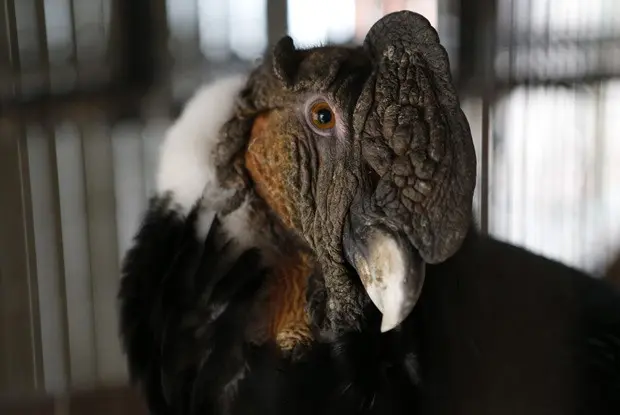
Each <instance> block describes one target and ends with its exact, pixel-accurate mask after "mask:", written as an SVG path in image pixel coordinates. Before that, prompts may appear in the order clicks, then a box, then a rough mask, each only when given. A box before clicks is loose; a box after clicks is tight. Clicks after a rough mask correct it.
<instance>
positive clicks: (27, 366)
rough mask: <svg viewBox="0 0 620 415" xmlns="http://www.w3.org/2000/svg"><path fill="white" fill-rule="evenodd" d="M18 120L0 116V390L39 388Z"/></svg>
mask: <svg viewBox="0 0 620 415" xmlns="http://www.w3.org/2000/svg"><path fill="white" fill-rule="evenodd" d="M25 145H26V144H25V140H24V139H23V128H22V126H21V125H19V124H15V123H11V122H9V121H7V120H2V119H0V194H2V195H12V196H13V197H7V198H4V199H3V200H2V203H0V229H2V232H1V233H0V286H2V290H0V324H1V330H2V333H0V390H2V391H5V392H15V393H28V392H32V391H33V390H36V389H38V388H40V385H41V379H42V368H41V349H40V347H41V341H40V330H39V329H40V326H39V321H38V317H39V311H38V295H37V294H38V291H37V288H36V284H37V277H36V265H35V259H34V256H35V250H34V247H33V243H32V241H33V228H32V220H31V215H30V212H31V200H30V186H29V183H30V181H29V177H28V155H27V149H26V148H25Z"/></svg>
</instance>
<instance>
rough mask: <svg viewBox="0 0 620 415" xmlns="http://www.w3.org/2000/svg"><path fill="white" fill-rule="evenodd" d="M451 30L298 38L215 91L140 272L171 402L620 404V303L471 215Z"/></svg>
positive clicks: (472, 166)
mask: <svg viewBox="0 0 620 415" xmlns="http://www.w3.org/2000/svg"><path fill="white" fill-rule="evenodd" d="M475 178H476V158H475V152H474V146H473V142H472V138H471V133H470V129H469V125H468V122H467V120H466V117H465V116H464V114H463V112H462V111H461V108H460V104H459V100H458V97H457V94H456V91H455V89H454V87H453V84H452V80H451V75H450V69H449V62H448V57H447V54H446V52H445V50H444V48H443V47H442V46H441V44H440V41H439V37H438V35H437V33H436V31H435V30H434V29H433V28H432V26H431V25H430V24H429V22H428V21H427V20H426V19H425V18H424V17H422V16H421V15H419V14H416V13H413V12H408V11H403V12H396V13H392V14H388V15H386V16H384V17H383V18H381V19H380V20H379V21H378V22H377V23H376V24H374V26H373V27H372V28H371V29H370V30H369V32H368V34H367V36H366V38H365V41H364V42H363V44H362V45H360V46H347V47H344V46H334V45H331V46H322V47H315V48H308V49H299V48H296V46H295V45H294V42H293V41H292V39H291V38H290V37H284V38H282V39H281V40H280V41H279V42H278V43H277V44H275V45H274V46H273V47H272V48H271V49H270V50H269V52H268V53H267V54H266V55H265V57H264V59H263V60H262V61H261V62H260V63H259V64H257V65H256V67H255V68H254V69H253V70H252V71H251V72H250V73H248V74H244V75H239V76H229V77H227V78H225V79H222V80H219V81H216V82H214V83H212V84H209V85H206V86H204V87H202V88H201V89H200V90H199V91H198V92H197V93H196V94H195V96H194V97H193V98H192V99H191V100H190V101H189V102H188V104H187V105H186V107H185V109H184V110H183V111H182V114H181V115H180V117H179V119H178V120H177V121H176V122H175V123H174V124H173V125H172V126H171V127H170V129H169V131H168V132H167V135H166V137H165V140H164V142H163V145H162V148H161V156H160V162H159V171H158V176H157V193H156V194H155V195H154V196H153V197H152V199H151V201H150V205H149V208H148V211H146V212H145V214H144V217H143V221H142V224H141V226H140V229H139V230H138V231H137V234H136V236H135V239H134V241H133V245H132V247H131V248H130V250H129V251H128V252H127V254H126V257H125V259H124V263H123V267H122V280H121V288H120V293H119V299H120V306H121V313H120V316H121V317H120V332H121V336H122V339H123V342H124V347H125V351H126V355H127V361H128V365H129V370H130V374H131V378H132V380H133V382H134V383H135V384H136V385H139V387H140V388H141V391H142V393H143V396H144V398H145V399H146V401H147V403H148V407H149V409H150V411H151V413H152V414H157V415H160V414H161V415H163V414H170V415H185V414H205V415H207V414H222V415H228V414H230V415H237V414H259V415H260V414H269V415H278V414H287V415H288V414H299V415H315V414H316V415H318V414H333V415H349V414H408V415H431V414H432V415H438V414H451V415H465V414H476V415H483V414H490V415H504V414H528V415H532V414H541V415H542V414H545V415H556V414H558V415H559V414H588V415H595V414H610V415H611V414H614V415H618V414H620V296H619V295H618V293H617V292H616V291H615V290H614V289H613V288H612V287H611V286H609V285H608V284H606V283H604V282H602V281H600V280H596V279H594V278H591V277H590V276H588V275H585V274H583V273H581V272H579V271H577V270H574V269H571V268H569V267H567V266H564V265H562V264H560V263H557V262H554V261H552V260H549V259H546V258H543V257H540V256H537V255H535V254H534V253H531V252H528V251H527V250H525V249H522V248H518V247H515V246H511V245H509V244H506V243H503V242H500V241H497V240H494V239H492V238H490V237H487V236H484V235H481V234H480V233H479V232H477V230H476V228H475V226H473V218H472V198H473V192H474V187H475Z"/></svg>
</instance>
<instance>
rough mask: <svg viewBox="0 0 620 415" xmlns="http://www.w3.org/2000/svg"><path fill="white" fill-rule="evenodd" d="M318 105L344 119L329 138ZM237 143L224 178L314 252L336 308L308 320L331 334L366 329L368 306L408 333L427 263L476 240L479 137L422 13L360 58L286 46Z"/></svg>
mask: <svg viewBox="0 0 620 415" xmlns="http://www.w3.org/2000/svg"><path fill="white" fill-rule="evenodd" d="M317 102H320V103H325V104H326V105H328V108H329V109H331V111H332V114H333V116H334V117H335V124H334V126H333V128H331V129H330V130H329V131H322V130H319V129H317V128H314V127H315V126H314V125H313V124H312V108H313V105H314V104H316V103H317ZM224 134H225V139H224V140H222V143H221V145H220V146H219V148H218V160H219V162H220V166H219V175H220V178H221V179H222V180H223V181H224V182H225V183H227V185H228V186H229V187H231V188H234V189H237V190H238V191H239V193H243V192H247V191H250V192H255V193H256V194H257V195H258V197H259V199H260V200H261V201H262V202H265V204H266V205H267V207H268V208H269V209H270V210H271V212H272V213H273V215H272V216H273V217H274V218H275V221H276V222H277V224H276V226H279V227H280V228H281V229H282V230H283V232H287V233H289V234H290V235H292V236H294V237H295V238H297V239H298V240H299V241H301V242H302V245H305V246H306V247H307V248H309V250H310V251H311V252H312V253H313V254H314V257H315V259H316V263H317V266H318V267H319V268H320V271H321V272H320V275H321V276H322V281H321V284H320V286H321V287H322V288H323V289H324V294H325V302H324V304H321V305H319V306H320V307H324V310H320V312H319V310H309V311H310V313H311V314H312V315H321V316H322V317H323V319H322V321H320V322H318V324H320V325H323V326H324V328H325V329H329V330H347V329H354V328H356V327H357V326H358V323H359V321H360V318H361V314H362V309H363V307H364V305H365V304H366V303H367V302H368V298H369V297H370V299H371V300H372V301H373V302H374V303H375V305H376V306H377V307H378V308H379V309H380V311H382V312H383V313H384V323H385V329H386V330H389V329H390V328H392V327H394V326H395V325H397V324H398V323H399V322H400V321H402V319H404V318H405V317H406V315H407V314H408V313H409V312H410V311H411V309H412V308H413V306H414V305H415V302H416V300H417V298H418V296H419V295H420V291H421V287H422V283H423V281H424V266H425V264H426V263H431V264H432V263H439V262H442V261H444V260H446V259H447V258H449V257H450V256H451V255H453V254H454V253H455V252H456V251H457V250H458V249H459V247H460V245H461V243H462V241H463V239H464V238H465V235H466V233H467V231H468V229H469V226H470V221H471V206H472V197H473V191H474V186H475V172H476V161H475V154H474V148H473V143H472V140H471V135H470V131H469V126H468V123H467V120H466V118H465V116H464V115H463V113H462V111H461V109H460V106H459V102H458V99H457V96H456V92H455V90H454V88H453V86H452V84H451V78H450V70H449V63H448V58H447V54H446V52H445V50H444V49H443V47H442V46H441V45H440V43H439V39H438V36H437V34H436V32H435V30H434V29H433V28H432V27H431V26H430V24H429V23H428V21H427V20H426V19H425V18H423V17H422V16H420V15H418V14H415V13H412V12H399V13H393V14H390V15H388V16H385V17H384V18H383V19H381V20H380V21H379V22H377V23H376V24H375V25H374V26H373V27H372V29H371V30H370V31H369V33H368V35H367V37H366V39H365V42H364V45H363V46H361V47H358V48H344V47H321V48H314V49H308V50H297V49H295V47H294V45H293V42H292V40H291V39H290V38H289V37H285V38H283V39H282V40H281V41H280V42H279V43H278V44H277V45H276V46H275V47H274V49H273V52H272V54H271V55H270V56H269V57H268V58H267V59H266V60H265V61H264V62H263V63H262V65H261V66H259V67H258V68H257V69H256V70H255V71H254V73H253V74H252V75H251V77H250V79H249V81H248V84H247V88H246V89H245V91H244V92H243V93H242V96H241V97H240V100H239V104H238V108H237V116H236V117H235V118H234V119H233V120H231V121H230V122H229V123H228V124H227V125H226V126H225V128H224ZM233 205H234V202H233ZM231 208H232V207H231ZM390 281H392V282H390ZM360 282H361V283H362V284H360ZM309 295H311V293H309ZM311 304H314V306H317V305H316V304H315V303H311ZM389 313H391V314H392V316H391V317H389V318H388V314H389ZM387 320H389V321H387Z"/></svg>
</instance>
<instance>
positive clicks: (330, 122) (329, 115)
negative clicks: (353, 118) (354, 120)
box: [307, 101, 336, 133]
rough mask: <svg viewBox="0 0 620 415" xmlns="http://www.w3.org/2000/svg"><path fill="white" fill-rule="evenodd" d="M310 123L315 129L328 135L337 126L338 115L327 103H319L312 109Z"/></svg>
mask: <svg viewBox="0 0 620 415" xmlns="http://www.w3.org/2000/svg"><path fill="white" fill-rule="evenodd" d="M307 120H308V122H309V123H310V124H311V126H312V127H314V128H315V129H318V130H321V131H322V132H323V133H328V131H329V130H331V129H332V128H334V126H335V125H336V114H334V111H333V110H332V109H331V108H330V106H329V104H328V103H327V102H325V101H319V102H317V103H315V104H314V105H312V108H310V111H309V114H308V118H307Z"/></svg>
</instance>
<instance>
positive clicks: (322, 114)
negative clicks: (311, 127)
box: [316, 108, 333, 124]
mask: <svg viewBox="0 0 620 415" xmlns="http://www.w3.org/2000/svg"><path fill="white" fill-rule="evenodd" d="M332 117H333V115H332V112H331V111H330V110H329V109H328V108H321V109H320V110H318V111H317V114H316V120H317V122H318V123H319V124H329V123H330V122H331V121H332Z"/></svg>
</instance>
